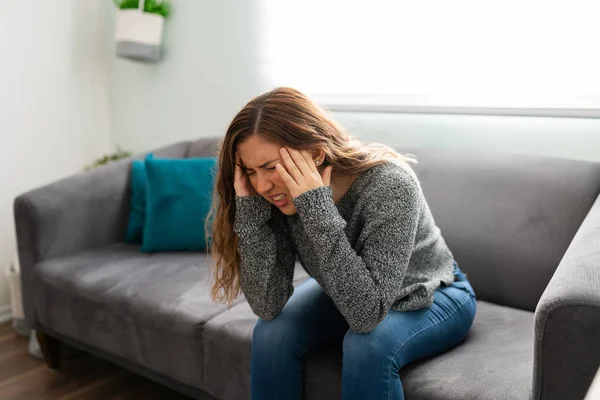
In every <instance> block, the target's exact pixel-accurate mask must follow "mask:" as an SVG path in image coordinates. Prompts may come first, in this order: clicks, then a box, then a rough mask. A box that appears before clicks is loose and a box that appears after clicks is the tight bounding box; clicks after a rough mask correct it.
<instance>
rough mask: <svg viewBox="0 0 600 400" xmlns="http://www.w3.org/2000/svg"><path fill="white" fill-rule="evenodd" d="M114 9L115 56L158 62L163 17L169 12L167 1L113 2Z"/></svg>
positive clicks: (128, 0) (123, 0)
mask: <svg viewBox="0 0 600 400" xmlns="http://www.w3.org/2000/svg"><path fill="white" fill-rule="evenodd" d="M113 1H114V3H115V5H116V6H117V8H118V10H119V11H118V13H117V21H116V27H115V40H116V52H117V56H118V57H124V58H128V59H132V60H139V61H158V60H160V58H161V55H162V51H161V48H162V36H163V25H164V20H165V18H166V17H167V16H168V15H169V13H170V9H171V7H170V3H169V2H168V1H167V0H113Z"/></svg>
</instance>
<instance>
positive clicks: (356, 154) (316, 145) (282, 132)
mask: <svg viewBox="0 0 600 400" xmlns="http://www.w3.org/2000/svg"><path fill="white" fill-rule="evenodd" d="M255 134H258V135H261V136H263V137H264V138H266V139H268V140H270V141H272V142H274V143H278V144H279V145H281V146H289V147H291V148H294V149H297V150H319V149H322V150H324V152H325V161H324V164H323V165H324V166H326V165H332V166H333V170H334V171H335V172H336V174H338V175H341V176H355V175H356V176H357V175H360V174H361V173H363V172H364V171H366V170H368V169H370V168H371V167H373V166H376V165H379V164H382V163H385V162H387V161H395V162H406V161H414V160H413V159H412V158H411V157H410V156H409V157H404V156H401V155H400V154H398V153H397V152H396V151H394V150H393V149H392V148H390V147H388V146H385V145H382V144H368V145H366V144H363V143H362V142H360V141H359V140H357V139H355V138H353V137H352V136H350V135H349V134H348V133H346V132H345V131H344V130H343V129H342V127H341V126H339V125H338V124H337V123H336V122H335V121H333V120H332V119H331V118H329V117H328V116H327V114H326V112H325V110H324V109H322V108H321V107H320V106H319V105H317V104H316V103H315V102H313V101H312V100H311V99H309V98H308V97H307V96H305V95H304V94H302V93H301V92H299V91H297V90H295V89H292V88H286V87H280V88H276V89H274V90H271V91H269V92H266V93H263V94H261V95H260V96H257V97H255V98H253V99H251V100H250V101H249V102H248V103H247V104H246V105H245V106H244V107H243V108H242V109H241V110H240V112H238V114H237V115H236V116H235V117H234V118H233V120H232V122H231V124H230V125H229V128H228V129H227V132H226V133H225V137H224V138H223V139H222V140H221V142H220V146H219V151H218V171H217V176H216V181H215V192H214V197H213V199H214V200H213V204H212V208H211V211H210V217H209V220H213V221H212V222H211V224H212V226H211V227H207V231H209V230H212V235H210V236H212V243H211V248H210V251H211V253H212V255H213V260H214V261H215V262H216V263H215V270H214V275H213V279H214V283H213V285H212V288H211V297H212V299H213V300H214V301H218V302H221V303H224V302H226V303H227V304H228V305H231V303H232V302H233V300H235V298H237V297H238V296H239V294H240V292H241V289H242V288H241V284H240V273H239V271H240V254H239V252H238V237H237V235H236V234H235V232H234V231H233V223H234V219H235V190H234V187H233V181H234V172H235V160H236V150H237V146H238V145H239V144H240V143H242V142H243V141H244V140H246V139H247V138H248V137H249V136H250V135H255Z"/></svg>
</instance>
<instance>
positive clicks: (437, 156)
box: [400, 149, 600, 311]
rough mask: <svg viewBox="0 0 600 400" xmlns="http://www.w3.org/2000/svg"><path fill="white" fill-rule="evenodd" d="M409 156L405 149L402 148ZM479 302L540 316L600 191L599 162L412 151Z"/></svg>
mask: <svg viewBox="0 0 600 400" xmlns="http://www.w3.org/2000/svg"><path fill="white" fill-rule="evenodd" d="M400 150H402V149H400ZM409 152H412V153H413V154H416V156H417V157H418V161H419V164H417V165H416V166H415V170H416V172H417V174H418V176H419V179H420V180H421V182H422V186H423V191H424V193H425V197H426V198H427V200H428V202H429V205H430V207H431V210H432V213H433V216H434V217H435V219H436V223H437V224H438V225H439V227H440V229H441V231H442V235H443V236H444V238H445V239H446V241H447V243H448V245H449V246H450V249H451V250H452V251H453V253H454V256H455V258H456V259H457V261H458V263H459V265H460V267H461V269H463V271H465V272H466V273H467V274H468V277H469V280H470V281H471V284H472V285H473V287H474V288H475V291H476V292H477V295H478V298H479V299H481V300H487V301H490V302H493V303H497V304H503V305H507V306H511V307H517V308H521V309H524V310H529V311H534V310H535V308H536V305H537V302H538V301H539V298H540V296H541V295H542V292H543V291H544V289H545V287H546V285H547V284H548V282H549V281H550V278H551V277H552V274H553V273H554V270H555V269H556V267H557V266H558V263H559V262H560V260H561V258H562V256H563V255H564V253H565V251H566V250H567V247H568V246H569V243H570V242H571V240H572V239H573V236H574V235H575V232H577V229H578V228H579V225H581V222H582V221H583V219H584V218H585V216H586V214H587V212H588V210H589V209H590V207H591V205H592V204H593V202H594V200H595V199H596V197H597V196H598V194H599V193H600V163H587V162H580V161H574V160H560V159H552V158H543V157H534V156H524V155H509V154H494V153H491V154H481V155H479V154H469V153H456V152H452V153H450V152H443V151H436V150H430V149H427V150H426V149H422V150H412V151H411V150H409Z"/></svg>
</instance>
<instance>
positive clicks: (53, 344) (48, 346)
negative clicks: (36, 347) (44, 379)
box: [36, 331, 60, 369]
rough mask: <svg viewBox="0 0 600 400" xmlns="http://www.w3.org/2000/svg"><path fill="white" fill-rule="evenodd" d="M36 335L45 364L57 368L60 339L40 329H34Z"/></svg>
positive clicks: (58, 364)
mask: <svg viewBox="0 0 600 400" xmlns="http://www.w3.org/2000/svg"><path fill="white" fill-rule="evenodd" d="M36 336H37V340H38V343H39V344H40V349H41V350H42V354H43V355H44V361H46V365H48V368H50V369H58V367H59V366H60V341H59V340H58V339H56V338H53V337H52V336H49V335H48V334H47V333H44V332H40V331H36Z"/></svg>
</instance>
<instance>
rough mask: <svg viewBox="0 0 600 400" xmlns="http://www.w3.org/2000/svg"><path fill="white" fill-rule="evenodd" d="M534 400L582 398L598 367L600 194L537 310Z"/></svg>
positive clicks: (599, 329)
mask: <svg viewBox="0 0 600 400" xmlns="http://www.w3.org/2000/svg"><path fill="white" fill-rule="evenodd" d="M534 340H535V343H534V370H533V399H534V400H554V399H556V400H559V399H560V400H564V399H583V398H584V397H585V393H586V391H587V390H588V388H589V386H590V384H591V383H592V380H593V379H594V375H595V373H596V371H598V366H599V365H600V197H598V198H597V199H596V202H595V204H594V205H593V206H592V208H591V209H590V212H589V213H588V215H587V217H586V218H585V220H584V221H583V223H582V224H581V227H580V228H579V230H578V232H577V233H576V235H575V237H574V238H573V241H572V242H571V245H570V246H569V248H568V249H567V251H566V253H565V255H564V257H563V259H562V260H561V262H560V264H559V266H558V268H557V269H556V272H555V273H554V276H553V277H552V279H551V280H550V283H549V284H548V287H547V288H546V290H545V291H544V293H543V294H542V297H541V298H540V301H539V303H538V306H537V309H536V311H535V339H534Z"/></svg>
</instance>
